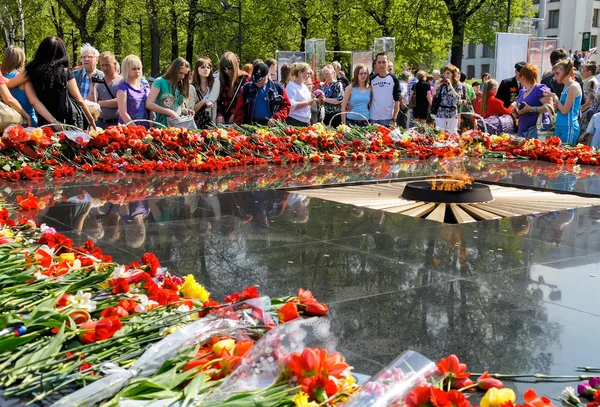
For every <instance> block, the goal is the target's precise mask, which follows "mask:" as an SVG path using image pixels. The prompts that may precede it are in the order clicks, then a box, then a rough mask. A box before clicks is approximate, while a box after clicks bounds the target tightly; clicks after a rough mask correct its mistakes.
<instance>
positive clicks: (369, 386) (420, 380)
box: [343, 350, 442, 407]
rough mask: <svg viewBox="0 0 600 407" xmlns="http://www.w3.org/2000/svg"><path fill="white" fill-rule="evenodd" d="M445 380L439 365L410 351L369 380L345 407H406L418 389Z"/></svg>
mask: <svg viewBox="0 0 600 407" xmlns="http://www.w3.org/2000/svg"><path fill="white" fill-rule="evenodd" d="M441 379H442V375H441V374H439V372H438V370H437V367H436V365H435V363H433V362H432V361H431V360H429V359H427V358H426V357H425V356H423V355H421V354H420V353H418V352H415V351H411V350H409V351H406V352H404V353H403V354H402V355H400V356H399V357H398V358H397V359H396V360H394V361H393V362H392V363H390V364H389V365H388V366H386V367H385V368H384V369H383V370H382V371H380V372H379V373H377V375H375V376H374V377H373V378H372V379H371V380H369V381H368V382H367V383H366V384H365V385H364V386H363V388H362V389H361V390H359V391H358V392H357V393H356V394H354V395H353V396H352V397H351V398H350V399H349V400H348V401H347V402H345V403H344V404H343V407H365V406H369V407H386V406H397V405H398V406H403V405H405V402H404V398H405V396H406V394H407V393H408V392H409V391H410V390H412V389H413V388H415V387H416V386H418V385H421V384H425V383H430V384H435V383H437V382H439V381H440V380H441Z"/></svg>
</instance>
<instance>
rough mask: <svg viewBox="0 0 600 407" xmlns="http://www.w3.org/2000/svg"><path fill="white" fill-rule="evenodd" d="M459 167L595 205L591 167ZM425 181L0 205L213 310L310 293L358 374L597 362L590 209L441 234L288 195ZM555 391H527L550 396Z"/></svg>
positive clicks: (599, 331) (47, 186) (179, 189)
mask: <svg viewBox="0 0 600 407" xmlns="http://www.w3.org/2000/svg"><path fill="white" fill-rule="evenodd" d="M466 168H467V169H468V171H469V172H470V173H471V174H472V175H473V176H474V177H475V178H476V179H481V180H486V181H490V182H500V183H503V184H507V185H513V186H525V187H535V188H540V189H549V190H555V191H562V192H576V193H581V194H589V195H600V168H594V167H581V168H577V167H574V168H567V167H559V166H555V165H552V164H549V163H544V162H532V161H485V160H474V159H471V160H469V161H468V162H466ZM432 174H443V168H442V167H441V165H440V163H439V162H436V161H427V162H425V161H418V160H401V161H397V162H381V161H380V162H372V163H366V164H363V163H360V164H359V163H345V164H339V165H334V164H330V165H312V164H311V165H308V166H306V167H293V168H286V167H256V168H244V169H240V168H236V169H233V170H232V171H229V172H223V173H216V174H215V173H213V174H172V173H170V174H149V175H144V176H131V175H123V176H109V177H102V176H96V177H93V178H90V177H87V178H81V179H67V180H59V181H56V182H53V183H48V182H44V181H37V182H23V183H20V184H14V183H7V184H3V185H0V194H1V195H3V196H4V197H5V198H6V199H7V200H9V201H10V200H14V199H15V197H16V195H17V194H20V193H23V192H27V191H31V192H34V193H35V194H36V195H37V196H38V197H40V199H42V201H43V202H45V204H46V205H47V206H46V208H44V209H43V210H42V211H40V214H39V219H38V220H39V221H40V222H45V223H47V224H48V225H50V226H53V227H55V228H56V229H57V230H59V231H61V232H63V233H65V234H67V235H68V236H69V237H72V238H73V239H74V240H75V241H76V243H80V242H82V241H84V240H85V239H87V238H88V237H92V238H94V239H96V241H97V244H98V245H99V246H100V247H101V248H102V249H103V250H105V252H107V253H108V254H111V255H112V256H113V257H114V259H115V261H117V262H121V263H128V262H130V261H132V260H137V259H139V257H140V255H141V254H143V253H144V252H148V251H151V252H154V253H155V254H156V255H157V256H158V257H159V259H161V263H162V264H163V265H164V266H166V267H168V268H169V270H171V271H172V272H174V273H177V274H180V275H185V274H188V273H193V274H195V275H196V276H197V278H198V280H199V281H201V282H202V283H203V284H205V285H206V286H207V288H208V289H209V290H210V291H211V292H212V294H213V297H215V298H216V299H222V297H223V296H224V295H226V294H228V293H229V292H231V291H234V290H240V289H242V288H244V287H245V286H247V285H250V284H258V285H259V286H260V289H261V292H263V293H264V294H267V295H271V296H283V295H287V294H290V293H292V292H295V291H296V290H297V289H298V287H303V288H305V289H310V290H311V291H312V292H313V293H314V295H315V296H316V297H317V298H318V299H320V300H322V301H324V302H326V303H327V304H328V305H329V306H330V317H331V320H332V325H333V328H334V330H335V333H336V334H337V336H338V338H339V346H338V348H339V350H341V351H342V352H343V353H344V354H345V355H346V356H347V358H348V359H349V361H350V362H351V364H352V365H354V366H355V368H356V371H358V372H362V373H367V374H374V373H376V372H377V371H378V370H379V369H380V368H381V367H382V366H385V365H386V364H387V363H388V362H390V361H391V360H392V359H394V358H395V357H396V356H397V355H399V354H400V353H402V352H403V351H404V350H407V349H414V350H417V351H419V352H421V353H423V354H424V355H426V356H428V357H429V358H431V359H432V360H437V359H439V358H440V357H444V356H446V355H447V354H449V353H456V354H457V355H459V357H460V358H461V360H463V361H464V362H466V363H467V364H468V365H469V367H470V369H471V370H472V371H473V372H480V371H483V370H490V371H491V372H499V373H536V372H540V373H547V374H567V375H570V374H574V368H575V367H576V366H580V365H587V366H600V352H598V338H600V303H599V302H598V297H596V295H598V292H599V290H600V270H599V265H600V239H599V237H600V207H589V208H581V209H576V210H564V211H557V212H551V213H546V214H539V215H534V216H520V217H516V218H510V219H501V220H495V221H483V222H477V223H473V224H466V225H444V224H439V223H435V222H431V221H427V220H424V219H414V218H410V217H407V216H403V215H398V214H390V213H383V212H380V211H376V210H370V209H365V208H357V207H352V206H349V205H344V204H339V203H336V202H330V201H324V200H320V199H316V198H312V199H310V198H307V197H305V196H302V195H299V194H297V193H295V192H294V188H295V187H302V186H308V185H319V184H321V185H326V184H339V183H352V182H366V181H370V180H380V181H381V182H390V181H392V180H393V179H402V178H415V177H423V176H429V175H432ZM285 188H287V189H285ZM509 386H511V387H513V388H516V389H517V390H518V391H519V392H520V393H522V392H523V391H524V390H525V389H526V388H527V387H528V386H529V385H528V384H526V383H518V382H514V383H510V384H509ZM563 386H564V383H553V384H536V385H535V388H536V389H538V393H540V392H541V393H547V394H548V395H550V396H553V397H558V396H559V395H560V390H561V388H562V387H563Z"/></svg>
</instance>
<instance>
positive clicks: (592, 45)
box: [590, 35, 598, 48]
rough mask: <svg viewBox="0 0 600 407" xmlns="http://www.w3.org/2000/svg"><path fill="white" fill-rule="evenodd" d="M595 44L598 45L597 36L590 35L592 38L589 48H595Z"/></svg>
mask: <svg viewBox="0 0 600 407" xmlns="http://www.w3.org/2000/svg"><path fill="white" fill-rule="evenodd" d="M596 44H598V36H597V35H592V38H591V39H590V48H596Z"/></svg>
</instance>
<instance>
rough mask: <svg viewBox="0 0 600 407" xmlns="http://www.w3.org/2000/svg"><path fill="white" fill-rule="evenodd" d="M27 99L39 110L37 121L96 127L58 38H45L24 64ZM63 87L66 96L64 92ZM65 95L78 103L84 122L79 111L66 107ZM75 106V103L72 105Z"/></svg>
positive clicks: (39, 122)
mask: <svg viewBox="0 0 600 407" xmlns="http://www.w3.org/2000/svg"><path fill="white" fill-rule="evenodd" d="M25 73H26V76H27V80H28V81H27V82H26V83H25V93H26V94H27V99H29V102H30V103H31V105H32V106H33V108H34V109H35V111H36V112H37V113H38V124H39V125H40V126H43V125H45V124H61V123H66V124H71V125H74V126H77V127H87V125H88V123H89V125H90V126H91V127H93V128H96V123H95V122H94V118H93V117H92V114H91V113H90V110H89V109H88V107H87V104H86V103H85V101H84V100H83V97H81V93H80V92H79V88H78V87H77V83H76V82H75V78H74V77H73V73H72V72H71V69H70V63H69V53H68V52H67V48H66V47H65V43H64V42H63V40H61V39H60V38H58V37H46V38H44V40H43V41H42V42H41V43H40V46H39V47H38V49H37V51H36V52H35V55H34V57H33V60H32V61H31V62H30V63H29V64H27V66H25ZM65 89H66V91H67V93H68V95H65ZM67 96H70V97H71V98H72V99H73V101H74V102H75V103H76V104H77V105H79V107H80V108H81V110H82V112H83V114H84V115H85V118H87V122H86V121H85V120H84V118H83V117H80V114H79V113H78V112H75V111H74V110H71V112H69V109H65V103H66V102H68V100H67V98H66V97H67ZM73 107H75V106H73Z"/></svg>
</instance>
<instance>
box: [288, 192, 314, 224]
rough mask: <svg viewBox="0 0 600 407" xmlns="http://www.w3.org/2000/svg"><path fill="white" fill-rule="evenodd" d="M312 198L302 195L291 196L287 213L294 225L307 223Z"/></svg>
mask: <svg viewBox="0 0 600 407" xmlns="http://www.w3.org/2000/svg"><path fill="white" fill-rule="evenodd" d="M309 204H310V197H309V196H306V195H300V194H290V195H289V197H288V200H287V206H286V208H285V213H286V216H287V217H288V219H289V220H290V221H291V222H292V223H306V222H307V221H308V216H309V213H310V208H309Z"/></svg>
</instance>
